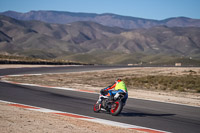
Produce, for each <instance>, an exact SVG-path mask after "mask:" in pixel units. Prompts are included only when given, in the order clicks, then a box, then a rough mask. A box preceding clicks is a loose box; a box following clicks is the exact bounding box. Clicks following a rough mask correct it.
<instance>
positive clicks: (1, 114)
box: [0, 102, 141, 133]
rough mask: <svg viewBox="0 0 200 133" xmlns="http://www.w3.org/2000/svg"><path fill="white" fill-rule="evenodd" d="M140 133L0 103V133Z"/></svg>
mask: <svg viewBox="0 0 200 133" xmlns="http://www.w3.org/2000/svg"><path fill="white" fill-rule="evenodd" d="M103 129H109V130H106V132H107V133H122V132H126V133H141V132H139V131H135V130H131V129H125V128H118V127H114V126H108V125H103V124H98V123H94V122H88V121H87V122H86V121H83V120H79V119H76V118H71V117H67V116H64V117H63V116H59V115H54V114H48V113H42V112H36V111H30V110H27V109H23V108H18V107H13V106H9V105H8V104H6V103H1V102H0V130H1V133H28V132H33V133H80V132H81V133H104V132H105V130H103Z"/></svg>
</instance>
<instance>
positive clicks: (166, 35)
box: [0, 16, 200, 64]
mask: <svg viewBox="0 0 200 133" xmlns="http://www.w3.org/2000/svg"><path fill="white" fill-rule="evenodd" d="M199 36H200V28H198V27H186V28H181V27H174V28H173V27H171V28H170V27H166V26H159V27H153V28H150V29H138V30H125V29H121V28H117V27H115V28H111V27H106V26H103V25H100V24H97V23H94V22H86V21H85V22H74V23H70V24H65V25H64V24H49V23H44V22H39V21H19V20H16V19H13V18H10V17H6V16H0V52H1V53H5V52H6V53H9V54H16V55H25V56H29V57H37V58H45V59H48V58H51V59H64V60H74V61H81V62H86V63H97V64H129V63H141V62H143V63H149V62H151V63H162V62H170V61H172V60H176V61H177V59H184V58H190V59H191V58H193V59H197V60H198V59H199V57H200V37H199Z"/></svg>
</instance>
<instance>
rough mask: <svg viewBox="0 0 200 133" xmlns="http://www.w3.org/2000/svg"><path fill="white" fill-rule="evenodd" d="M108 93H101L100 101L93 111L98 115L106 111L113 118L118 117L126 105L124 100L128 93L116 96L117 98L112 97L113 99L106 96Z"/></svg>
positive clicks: (120, 93)
mask: <svg viewBox="0 0 200 133" xmlns="http://www.w3.org/2000/svg"><path fill="white" fill-rule="evenodd" d="M108 93H109V92H108V91H100V94H99V99H98V100H97V102H96V103H95V105H94V108H93V110H94V112H96V113H98V112H100V111H106V112H109V113H110V114H111V115H113V116H117V115H118V114H120V113H121V111H122V109H123V106H124V104H123V102H122V99H123V98H124V96H125V95H126V93H124V92H119V93H117V94H116V95H117V96H111V98H109V97H108V96H106V95H107V94H108Z"/></svg>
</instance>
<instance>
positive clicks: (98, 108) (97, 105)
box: [93, 103, 101, 113]
mask: <svg viewBox="0 0 200 133" xmlns="http://www.w3.org/2000/svg"><path fill="white" fill-rule="evenodd" d="M100 106H101V105H100V104H98V103H96V104H94V108H93V111H94V112H95V113H98V112H99V111H100V110H101V107H100Z"/></svg>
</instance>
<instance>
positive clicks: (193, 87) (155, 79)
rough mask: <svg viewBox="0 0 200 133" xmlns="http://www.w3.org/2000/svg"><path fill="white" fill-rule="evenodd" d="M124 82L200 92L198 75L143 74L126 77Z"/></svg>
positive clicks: (146, 86)
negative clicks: (141, 75)
mask: <svg viewBox="0 0 200 133" xmlns="http://www.w3.org/2000/svg"><path fill="white" fill-rule="evenodd" d="M125 82H126V83H127V85H129V86H134V87H144V88H146V89H149V88H151V89H160V90H176V91H186V92H198V93H200V76H199V75H193V74H189V75H182V76H178V77H177V76H162V75H155V76H143V77H132V78H126V79H125Z"/></svg>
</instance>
